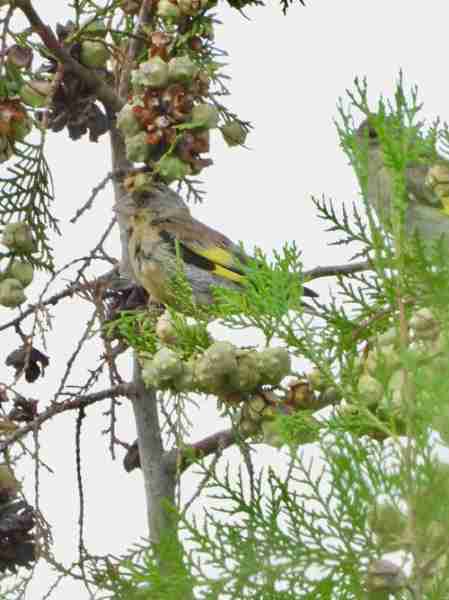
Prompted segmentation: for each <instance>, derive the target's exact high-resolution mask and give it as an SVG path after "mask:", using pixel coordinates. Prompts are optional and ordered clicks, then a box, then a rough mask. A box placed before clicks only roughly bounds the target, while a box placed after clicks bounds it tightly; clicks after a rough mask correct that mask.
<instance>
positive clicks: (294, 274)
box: [214, 242, 303, 343]
mask: <svg viewBox="0 0 449 600" xmlns="http://www.w3.org/2000/svg"><path fill="white" fill-rule="evenodd" d="M273 256H274V260H273V263H272V264H271V263H270V262H269V260H268V258H267V256H266V255H265V254H264V253H263V252H262V251H261V250H260V249H256V252H255V255H254V258H250V259H248V261H247V262H245V264H244V265H242V268H243V271H244V273H245V284H244V289H243V293H242V291H241V290H232V289H227V288H216V290H215V294H214V295H215V299H216V301H217V317H218V318H219V319H220V320H221V322H222V323H223V325H225V326H226V327H229V328H231V329H243V328H245V327H256V328H257V329H259V330H260V331H261V332H262V333H263V334H264V336H265V338H266V340H267V343H269V342H270V341H271V340H272V338H273V337H274V336H275V335H276V336H277V337H281V338H282V331H283V329H284V328H285V327H288V326H291V324H292V321H291V319H292V318H293V317H290V315H289V313H290V311H294V312H297V313H299V314H302V310H303V305H302V303H301V296H302V263H301V258H300V252H299V250H298V248H297V247H296V244H295V243H294V242H292V243H291V244H285V245H284V247H283V249H282V252H276V251H275V252H274V253H273Z"/></svg>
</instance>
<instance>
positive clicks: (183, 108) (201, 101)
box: [117, 0, 246, 192]
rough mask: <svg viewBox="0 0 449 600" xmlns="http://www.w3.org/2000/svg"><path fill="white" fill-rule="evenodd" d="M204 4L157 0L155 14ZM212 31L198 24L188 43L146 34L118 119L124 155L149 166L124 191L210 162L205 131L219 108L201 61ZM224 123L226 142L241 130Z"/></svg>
mask: <svg viewBox="0 0 449 600" xmlns="http://www.w3.org/2000/svg"><path fill="white" fill-rule="evenodd" d="M205 6H206V4H204V3H200V2H196V0H186V1H180V2H178V3H175V2H172V1H171V0H167V1H165V0H160V2H159V4H158V15H159V16H161V17H163V18H165V19H166V18H170V19H171V18H175V19H176V18H177V17H176V16H174V15H171V13H172V12H173V11H174V12H175V13H176V14H178V13H179V15H180V16H182V15H183V16H184V18H186V16H187V15H189V16H191V15H194V14H196V13H197V12H198V10H200V9H203V8H204V7H205ZM166 13H167V14H166ZM179 15H178V16H179ZM211 35H212V30H211V25H210V27H203V28H202V29H200V31H199V33H198V35H195V36H192V37H190V39H189V41H188V45H187V46H185V47H179V46H177V45H176V43H175V42H176V38H175V36H174V35H171V34H169V33H166V32H164V31H154V32H153V33H151V35H150V39H149V48H148V52H147V59H146V60H145V61H143V62H141V63H140V65H139V66H138V68H136V69H135V70H134V71H132V73H131V83H132V94H131V95H130V97H129V100H128V103H127V104H126V105H125V106H124V107H123V109H122V110H121V111H120V113H119V115H118V118H117V125H118V127H119V129H120V130H121V132H122V134H123V136H124V138H125V144H126V152H127V157H128V159H129V160H130V161H132V162H140V163H145V164H148V165H150V166H151V169H152V174H151V177H150V175H149V174H142V173H139V174H136V175H131V176H130V177H128V178H127V180H126V181H125V186H126V187H127V189H128V191H130V192H139V191H144V190H145V189H148V188H149V187H150V185H151V181H153V180H154V178H157V179H160V180H162V181H164V182H165V183H171V182H172V181H175V180H181V179H183V178H184V177H186V176H188V175H192V174H197V173H200V171H201V170H202V169H203V168H204V167H207V166H209V165H210V164H212V160H211V159H210V158H205V157H204V154H207V153H208V152H209V136H210V130H211V129H215V128H217V127H218V123H219V113H218V110H217V109H216V107H215V106H214V105H213V104H212V103H210V102H208V101H207V97H208V95H209V85H210V77H209V75H208V73H207V71H206V69H205V68H203V67H201V66H200V64H201V63H202V62H203V63H204V59H205V58H207V53H208V50H207V46H206V43H205V42H206V39H207V38H209V37H211ZM224 127H225V128H226V129H225V132H226V135H227V138H225V139H229V140H231V143H230V145H236V144H237V143H239V140H240V141H241V140H243V139H244V136H245V135H246V133H245V131H244V130H243V128H242V127H241V126H240V125H239V124H238V123H237V122H236V123H235V124H234V126H233V127H231V128H230V124H229V123H228V124H227V125H225V126H224ZM239 127H240V129H241V131H240V130H239V131H237V129H238V128H239ZM223 135H225V134H224V133H223ZM240 143H243V142H240Z"/></svg>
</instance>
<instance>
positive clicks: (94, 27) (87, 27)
mask: <svg viewBox="0 0 449 600" xmlns="http://www.w3.org/2000/svg"><path fill="white" fill-rule="evenodd" d="M82 28H83V32H84V33H86V34H87V35H88V36H89V37H98V38H105V37H106V36H107V34H108V30H107V29H106V25H105V24H104V21H102V20H101V19H94V20H93V21H92V20H91V22H90V23H84V25H82Z"/></svg>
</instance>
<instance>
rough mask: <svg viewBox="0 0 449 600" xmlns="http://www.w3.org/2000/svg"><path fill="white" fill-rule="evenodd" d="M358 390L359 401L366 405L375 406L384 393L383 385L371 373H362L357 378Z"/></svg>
mask: <svg viewBox="0 0 449 600" xmlns="http://www.w3.org/2000/svg"><path fill="white" fill-rule="evenodd" d="M358 391H359V394H360V396H361V398H360V400H361V402H362V403H363V404H364V405H365V406H368V407H371V408H372V407H375V406H377V404H378V403H379V401H380V399H381V398H382V395H383V393H384V387H383V385H382V384H381V383H380V382H379V381H378V380H377V379H374V377H371V375H368V374H365V375H362V376H361V377H360V379H359V384H358Z"/></svg>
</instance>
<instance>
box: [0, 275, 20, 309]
mask: <svg viewBox="0 0 449 600" xmlns="http://www.w3.org/2000/svg"><path fill="white" fill-rule="evenodd" d="M25 300H26V296H25V294H24V291H23V287H22V284H21V283H20V281H17V279H12V278H8V279H4V280H3V281H2V282H0V304H1V305H2V306H7V307H8V308H16V307H17V306H19V305H20V304H23V303H24V302H25Z"/></svg>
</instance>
